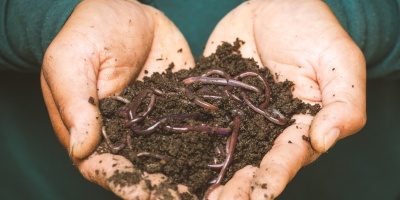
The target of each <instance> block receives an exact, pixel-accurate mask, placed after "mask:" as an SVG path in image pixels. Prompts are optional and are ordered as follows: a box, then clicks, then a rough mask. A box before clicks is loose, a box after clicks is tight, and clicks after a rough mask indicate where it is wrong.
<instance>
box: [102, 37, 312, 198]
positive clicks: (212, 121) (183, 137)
mask: <svg viewBox="0 0 400 200" xmlns="http://www.w3.org/2000/svg"><path fill="white" fill-rule="evenodd" d="M241 44H243V41H240V40H238V39H237V40H236V41H235V42H234V43H233V45H232V44H230V43H227V42H224V43H222V44H221V45H220V46H219V47H218V48H217V50H216V52H215V53H214V54H212V55H210V56H209V57H201V58H199V59H198V62H197V64H196V66H195V67H194V68H192V69H189V70H180V71H178V72H175V73H172V72H171V70H172V68H173V67H174V64H173V63H171V65H170V66H169V67H168V69H167V70H166V71H165V72H163V73H154V74H152V75H151V77H146V78H144V80H143V81H135V82H134V83H132V84H131V85H130V86H129V87H127V88H125V89H124V91H123V92H122V94H121V96H122V97H124V98H126V99H129V100H131V101H133V99H135V97H136V96H137V95H138V93H139V92H140V91H142V90H144V89H159V90H161V91H163V92H164V93H169V92H173V93H175V94H174V95H166V96H164V97H160V96H156V105H155V108H154V109H153V111H152V112H151V113H150V115H149V116H148V118H150V119H160V118H162V117H165V116H167V115H170V114H183V113H194V112H199V113H201V114H203V115H204V116H205V117H204V119H203V121H202V122H198V121H195V120H183V121H173V122H168V125H171V126H183V125H199V124H201V123H205V124H208V125H211V126H218V127H231V128H233V125H232V123H231V122H232V113H231V110H234V109H241V110H243V111H244V116H240V121H241V123H240V131H239V138H238V143H237V145H236V149H235V153H234V157H233V161H232V163H231V165H230V166H229V168H228V170H227V173H226V175H225V178H224V179H223V183H226V182H227V181H228V180H229V179H230V178H231V177H232V176H233V174H234V173H235V172H236V171H237V170H239V169H241V168H243V167H244V166H246V165H254V166H258V165H259V164H260V161H261V159H262V158H263V156H264V155H265V154H266V153H267V152H268V151H269V150H270V149H271V147H272V145H273V143H274V140H275V139H276V138H277V137H278V135H279V134H280V133H281V132H282V131H283V130H284V129H285V128H286V127H287V126H289V125H291V124H292V123H293V122H294V121H293V120H289V121H288V122H287V123H286V124H285V125H283V126H281V125H277V124H274V123H272V122H270V121H268V120H267V119H266V118H265V117H263V116H262V115H260V114H257V113H255V112H254V111H253V110H251V109H250V108H249V107H248V106H246V105H238V104H236V103H235V102H234V101H233V100H232V99H230V98H222V99H204V100H205V101H207V102H209V103H211V104H213V105H215V106H217V107H218V108H219V109H218V110H214V111H213V110H209V109H205V108H202V107H200V106H197V105H195V104H193V103H192V100H193V99H191V98H188V97H187V96H186V95H185V94H184V93H182V92H180V91H179V90H178V89H177V88H179V87H181V86H184V84H183V83H182V80H184V79H186V78H188V77H193V76H200V75H201V74H203V73H204V72H205V71H206V70H209V69H221V70H224V71H225V72H227V73H228V74H230V75H231V76H232V77H234V76H235V75H238V74H240V73H242V72H245V71H257V72H259V73H261V74H263V75H264V76H265V77H266V78H267V80H268V83H269V85H270V87H271V102H270V104H269V106H268V107H267V110H271V109H273V108H275V109H277V110H279V111H280V112H281V113H282V114H284V115H285V117H286V118H287V119H290V118H291V117H292V116H293V115H294V114H296V113H309V114H312V115H315V114H316V113H317V112H318V111H319V110H320V107H319V106H318V105H315V106H311V105H310V104H305V103H303V102H302V101H301V100H299V99H297V98H293V97H292V93H291V89H292V86H293V83H292V82H290V81H284V82H278V83H275V82H274V80H273V76H272V75H271V73H270V72H269V70H268V69H267V68H265V67H263V68H260V67H259V66H258V65H257V63H256V62H255V61H254V60H253V59H248V58H243V57H242V55H241V53H240V52H239V47H240V46H241ZM212 76H213V77H221V76H214V75H212ZM242 81H243V82H246V83H249V84H251V85H254V86H257V87H259V88H262V89H264V86H263V84H262V82H261V81H260V80H258V79H257V78H256V77H246V78H244V79H242ZM204 86H205V87H208V88H209V89H208V92H210V93H213V92H214V93H215V94H216V95H221V93H220V92H219V93H218V91H220V89H218V86H214V85H207V84H201V83H194V84H191V85H186V87H187V88H189V89H190V90H191V91H192V92H193V93H194V94H197V93H198V92H199V89H200V88H202V87H204ZM240 91H241V89H238V88H234V89H233V90H232V93H233V94H235V95H237V96H239V97H240ZM246 93H247V94H248V95H249V97H250V99H251V101H252V102H253V103H254V104H255V105H258V104H260V103H262V102H263V101H264V95H263V94H258V93H256V92H251V91H247V90H246ZM149 99H150V98H148V97H147V98H145V99H144V100H143V103H142V104H141V106H140V107H139V109H138V113H140V112H142V111H145V110H146V109H147V105H148V104H149ZM128 109H129V104H125V103H123V102H121V101H118V100H115V99H111V98H105V99H102V100H101V101H100V110H101V114H102V116H103V123H104V126H105V127H106V132H107V135H108V136H109V138H110V140H111V141H112V143H113V144H115V145H120V144H122V143H126V136H127V134H129V135H131V136H132V138H131V143H130V144H129V145H125V147H124V148H123V149H122V150H120V151H119V152H118V154H120V155H122V156H124V157H126V158H127V159H129V160H130V161H132V163H134V164H135V166H136V167H138V168H139V169H140V170H142V171H146V172H148V173H158V172H160V173H163V174H165V175H166V176H168V177H170V179H171V180H172V182H174V183H180V184H184V185H186V186H188V187H189V188H190V190H191V192H193V193H194V194H196V195H197V196H198V197H200V198H201V197H202V195H203V194H204V192H205V190H206V189H207V188H208V186H209V184H208V183H209V181H211V180H212V179H214V178H216V177H217V176H218V173H219V171H213V170H211V169H210V168H209V167H208V166H207V165H208V164H214V163H215V162H216V163H222V162H223V161H224V159H225V158H224V156H223V155H221V154H217V153H216V150H215V149H216V147H221V148H222V149H225V144H226V141H227V138H228V136H229V135H217V134H209V133H202V132H187V133H174V132H169V131H165V130H162V129H159V130H157V131H156V132H154V133H152V134H149V135H146V136H137V135H134V134H133V132H132V131H131V130H130V129H129V128H126V127H125V118H124V117H123V116H122V115H121V110H128ZM152 123H154V122H153V121H151V120H144V122H142V123H139V124H138V126H141V127H149V126H151V125H152ZM289 142H290V141H289ZM97 152H98V153H105V152H110V150H109V149H108V148H107V145H106V143H105V141H104V139H103V141H102V142H101V144H100V146H99V148H98V150H97ZM141 152H150V153H155V154H160V155H163V156H166V157H168V158H169V159H170V160H163V159H157V158H153V157H148V156H139V157H138V156H137V154H138V153H141ZM120 175H122V174H120ZM118 177H119V176H115V178H118ZM135 181H137V180H135ZM126 184H128V183H126ZM168 187H171V186H168ZM265 187H266V186H265ZM160 191H162V190H160ZM189 196H190V195H189Z"/></svg>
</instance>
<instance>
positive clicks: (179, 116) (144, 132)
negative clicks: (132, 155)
mask: <svg viewBox="0 0 400 200" xmlns="http://www.w3.org/2000/svg"><path fill="white" fill-rule="evenodd" d="M200 117H202V115H201V114H200V113H189V114H172V115H168V116H166V117H163V118H161V119H160V120H158V121H156V122H155V123H154V124H153V125H151V126H150V127H148V128H141V127H139V126H131V130H132V131H133V132H134V133H135V134H138V135H148V134H151V133H153V132H154V131H155V130H156V128H157V127H158V126H159V125H161V124H164V123H165V122H167V121H168V120H184V119H188V118H189V119H199V118H200Z"/></svg>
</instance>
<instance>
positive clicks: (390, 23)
mask: <svg viewBox="0 0 400 200" xmlns="http://www.w3.org/2000/svg"><path fill="white" fill-rule="evenodd" d="M324 1H325V2H326V3H327V4H328V5H329V6H330V8H331V9H332V10H333V12H334V13H335V15H336V16H337V18H338V19H339V21H340V22H341V24H342V25H343V27H344V28H345V29H346V30H347V32H348V33H349V34H350V36H351V37H352V38H353V39H354V41H355V42H356V43H357V45H358V46H359V47H360V48H361V49H362V51H363V53H364V55H365V57H366V60H367V65H368V75H369V77H380V76H385V75H386V76H391V75H392V76H395V75H397V74H399V73H400V23H399V21H400V16H399V5H400V0H379V1H377V0H352V1H348V0H324ZM79 2H80V0H70V1H61V0H59V1H57V0H38V1H30V0H18V1H16V0H13V1H12V0H0V5H1V8H0V9H1V10H0V13H1V14H0V44H1V45H0V69H12V70H18V71H32V70H33V71H38V70H39V69H40V66H41V63H42V60H43V55H44V52H45V51H46V48H47V47H48V45H49V44H50V42H51V41H52V39H53V38H54V37H55V35H56V34H57V32H58V31H59V30H60V29H61V27H62V26H63V25H64V23H65V21H66V19H67V18H68V17H69V15H70V13H71V12H72V11H73V9H74V8H75V6H76V5H77V4H78V3H79ZM143 2H144V3H147V4H151V5H153V6H154V7H157V8H159V9H161V10H162V11H164V12H165V13H166V15H167V16H168V17H169V18H170V19H171V20H172V21H174V22H175V23H176V24H177V26H178V28H180V29H181V31H182V32H183V34H184V35H185V37H186V38H187V40H188V42H189V45H190V46H191V48H192V52H193V53H194V55H195V57H197V56H199V55H200V54H201V52H202V48H203V46H204V45H205V43H206V41H207V38H208V36H209V34H210V33H211V31H212V29H213V28H214V26H215V25H216V23H217V22H218V21H219V20H220V19H221V18H222V17H223V16H224V15H225V14H226V13H227V12H229V11H230V10H231V9H233V8H234V7H236V6H237V5H239V4H240V3H241V2H243V1H242V0H229V1H215V0H207V1H185V0H175V1H171V0H168V1H167V0H143ZM205 5H207V7H208V8H212V9H204V8H205ZM182 8H184V9H182Z"/></svg>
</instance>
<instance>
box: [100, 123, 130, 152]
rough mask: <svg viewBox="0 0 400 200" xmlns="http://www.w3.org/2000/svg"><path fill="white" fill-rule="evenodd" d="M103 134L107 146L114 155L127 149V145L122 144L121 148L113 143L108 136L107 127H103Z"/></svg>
mask: <svg viewBox="0 0 400 200" xmlns="http://www.w3.org/2000/svg"><path fill="white" fill-rule="evenodd" d="M101 133H102V135H103V137H104V139H105V140H106V144H107V147H108V149H109V150H110V151H111V152H112V153H114V154H116V153H118V151H120V150H121V149H123V148H124V147H125V143H122V144H120V145H119V146H115V145H114V144H113V143H112V142H111V140H110V138H109V137H108V135H107V132H106V127H105V126H103V127H101Z"/></svg>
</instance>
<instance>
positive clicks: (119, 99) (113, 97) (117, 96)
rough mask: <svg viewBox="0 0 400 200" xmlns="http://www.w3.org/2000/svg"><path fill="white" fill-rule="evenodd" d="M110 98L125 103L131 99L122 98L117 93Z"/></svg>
mask: <svg viewBox="0 0 400 200" xmlns="http://www.w3.org/2000/svg"><path fill="white" fill-rule="evenodd" d="M110 99H114V100H117V101H120V102H122V103H126V104H128V103H131V101H129V99H127V98H124V97H122V96H119V95H113V96H110Z"/></svg>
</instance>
